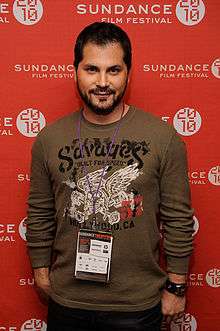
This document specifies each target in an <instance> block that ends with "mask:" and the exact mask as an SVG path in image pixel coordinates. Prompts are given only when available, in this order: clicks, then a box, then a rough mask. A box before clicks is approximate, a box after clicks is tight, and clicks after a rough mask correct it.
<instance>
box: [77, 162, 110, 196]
mask: <svg viewBox="0 0 220 331" xmlns="http://www.w3.org/2000/svg"><path fill="white" fill-rule="evenodd" d="M107 169H108V167H105V171H104V173H103V169H99V170H96V171H94V172H91V173H89V174H88V178H89V182H90V185H91V189H92V192H93V193H94V192H96V190H97V188H98V185H99V182H100V179H101V176H102V173H103V178H102V182H101V186H100V189H101V187H103V185H104V183H105V179H104V176H105V175H106V173H107ZM78 187H79V189H81V190H83V191H84V192H90V188H89V187H88V180H87V178H86V176H84V177H82V178H81V179H79V181H78Z"/></svg>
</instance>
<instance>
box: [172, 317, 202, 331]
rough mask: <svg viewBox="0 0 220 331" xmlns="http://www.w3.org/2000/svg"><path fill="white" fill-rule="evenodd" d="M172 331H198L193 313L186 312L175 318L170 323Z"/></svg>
mask: <svg viewBox="0 0 220 331" xmlns="http://www.w3.org/2000/svg"><path fill="white" fill-rule="evenodd" d="M170 330H171V331H187V330H189V331H196V330H197V322H196V319H195V317H194V316H192V315H191V314H184V315H183V316H182V317H181V318H175V317H174V318H173V319H172V321H171V323H170Z"/></svg>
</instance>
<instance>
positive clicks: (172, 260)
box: [167, 256, 190, 275]
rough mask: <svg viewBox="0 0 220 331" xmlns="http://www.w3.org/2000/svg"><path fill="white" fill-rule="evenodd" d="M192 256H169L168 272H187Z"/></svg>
mask: <svg viewBox="0 0 220 331" xmlns="http://www.w3.org/2000/svg"><path fill="white" fill-rule="evenodd" d="M189 260H190V256H184V257H174V256H167V272H172V273H174V274H180V275H182V274H187V272H188V269H189Z"/></svg>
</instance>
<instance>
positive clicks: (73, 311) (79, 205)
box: [27, 23, 193, 331]
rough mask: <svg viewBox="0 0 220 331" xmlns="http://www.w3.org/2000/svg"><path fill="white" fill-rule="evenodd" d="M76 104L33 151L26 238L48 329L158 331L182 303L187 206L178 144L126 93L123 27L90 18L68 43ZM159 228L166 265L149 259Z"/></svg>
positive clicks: (155, 256)
mask: <svg viewBox="0 0 220 331" xmlns="http://www.w3.org/2000/svg"><path fill="white" fill-rule="evenodd" d="M74 66H75V81H76V86H77V89H78V92H79V95H80V97H81V99H82V108H81V109H80V110H79V111H76V112H74V113H73V114H71V115H68V116H66V117H64V118H62V119H60V120H58V121H57V122H55V123H54V124H52V125H50V126H48V127H46V128H44V129H43V130H42V131H41V133H40V134H39V135H38V137H37V139H36V141H35V143H34V145H33V149H32V170H31V188H30V195H29V200H28V203H29V209H28V221H27V243H28V248H29V253H30V258H31V263H32V266H33V268H34V276H35V282H36V285H37V288H38V290H39V291H40V292H41V294H42V295H47V296H48V297H49V306H48V330H49V331H58V330H59V331H60V330H62V331H67V330H76V331H77V330H79V331H80V330H81V331H86V330H101V331H102V330H105V331H119V330H124V331H129V330H130V331H132V330H133V331H134V330H139V331H147V330H148V331H150V330H151V331H157V330H160V325H161V320H162V316H163V314H164V315H169V316H173V315H175V314H179V313H180V314H181V313H183V311H184V308H185V289H186V274H187V270H188V262H189V256H190V254H191V251H192V232H193V219H192V216H193V211H192V209H191V206H190V191H189V183H188V178H187V162H186V151H185V145H184V143H183V142H182V141H181V140H180V138H179V137H178V136H177V134H176V132H175V130H174V129H173V128H172V127H171V126H169V125H167V124H166V123H163V122H161V121H160V120H159V119H157V118H156V117H154V116H153V115H151V114H150V113H147V112H143V111H141V110H138V109H137V108H136V107H134V106H130V105H128V104H126V103H125V101H124V94H125V91H126V88H127V84H128V83H129V77H130V69H131V44H130V40H129V38H128V36H127V34H126V33H125V32H124V31H123V30H122V29H121V28H119V27H117V26H116V25H114V24H111V23H94V24H91V25H89V26H88V27H86V28H85V29H84V30H83V31H82V32H81V33H80V34H79V36H78V38H77V40H76V45H75V61H74ZM158 219H160V220H161V222H162V224H163V228H164V251H165V256H166V261H167V265H166V271H164V270H162V268H161V267H160V265H159V244H160V233H159V230H158Z"/></svg>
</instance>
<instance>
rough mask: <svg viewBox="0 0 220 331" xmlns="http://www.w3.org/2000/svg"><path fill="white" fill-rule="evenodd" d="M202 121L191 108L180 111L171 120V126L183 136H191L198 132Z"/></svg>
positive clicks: (197, 113)
mask: <svg viewBox="0 0 220 331" xmlns="http://www.w3.org/2000/svg"><path fill="white" fill-rule="evenodd" d="M201 124H202V119H201V116H200V114H199V112H198V111H196V110H194V109H192V108H188V107H186V108H182V109H180V110H179V111H178V112H177V113H176V115H175V116H174V119H173V125H174V127H175V129H176V130H177V132H178V133H180V134H181V135H183V136H192V135H193V134H195V133H196V132H198V131H199V129H200V127H201Z"/></svg>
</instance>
